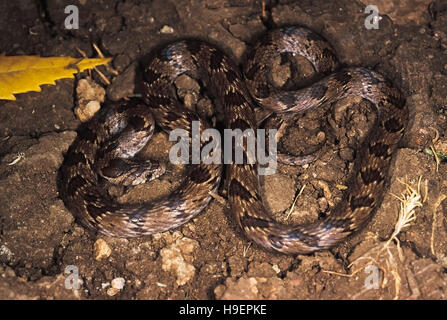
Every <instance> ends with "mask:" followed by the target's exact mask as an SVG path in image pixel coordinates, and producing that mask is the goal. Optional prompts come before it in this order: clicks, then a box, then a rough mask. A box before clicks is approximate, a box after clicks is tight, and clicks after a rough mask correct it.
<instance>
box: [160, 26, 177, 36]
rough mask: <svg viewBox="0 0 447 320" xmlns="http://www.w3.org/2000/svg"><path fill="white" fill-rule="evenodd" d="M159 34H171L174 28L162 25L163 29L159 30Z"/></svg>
mask: <svg viewBox="0 0 447 320" xmlns="http://www.w3.org/2000/svg"><path fill="white" fill-rule="evenodd" d="M160 33H162V34H171V33H174V28H172V27H170V26H168V25H164V26H163V28H161V29H160Z"/></svg>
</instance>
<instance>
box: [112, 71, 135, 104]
mask: <svg viewBox="0 0 447 320" xmlns="http://www.w3.org/2000/svg"><path fill="white" fill-rule="evenodd" d="M136 65H137V64H136V63H132V64H131V65H129V67H127V68H126V70H124V71H123V72H122V73H120V74H119V75H118V76H117V77H116V78H115V79H114V80H113V82H112V84H111V85H110V86H108V88H107V97H108V98H109V99H110V100H112V101H118V100H120V99H122V98H124V97H127V96H130V95H132V94H133V91H134V89H135V68H136Z"/></svg>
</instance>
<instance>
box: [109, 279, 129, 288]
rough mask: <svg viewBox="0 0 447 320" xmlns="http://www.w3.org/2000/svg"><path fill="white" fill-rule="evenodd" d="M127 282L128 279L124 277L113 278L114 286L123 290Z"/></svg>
mask: <svg viewBox="0 0 447 320" xmlns="http://www.w3.org/2000/svg"><path fill="white" fill-rule="evenodd" d="M125 283H126V280H124V278H115V279H113V280H112V288H115V289H118V290H122V289H123V288H124V284H125Z"/></svg>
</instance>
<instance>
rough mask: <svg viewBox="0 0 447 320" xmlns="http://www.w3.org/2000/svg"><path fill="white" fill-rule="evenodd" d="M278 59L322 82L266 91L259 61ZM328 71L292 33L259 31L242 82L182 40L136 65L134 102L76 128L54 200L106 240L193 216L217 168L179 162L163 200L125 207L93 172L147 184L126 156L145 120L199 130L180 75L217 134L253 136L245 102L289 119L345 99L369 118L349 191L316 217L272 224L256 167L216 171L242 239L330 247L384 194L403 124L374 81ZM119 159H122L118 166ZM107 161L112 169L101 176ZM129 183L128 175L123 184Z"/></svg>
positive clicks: (325, 60)
mask: <svg viewBox="0 0 447 320" xmlns="http://www.w3.org/2000/svg"><path fill="white" fill-rule="evenodd" d="M281 53H291V54H293V55H295V54H296V55H302V56H304V57H305V58H307V59H308V60H309V61H310V62H311V63H312V65H313V66H314V68H315V70H316V71H317V72H318V73H321V74H323V75H326V76H325V77H323V78H322V79H321V80H319V81H317V82H316V83H314V84H313V85H311V86H309V87H306V88H302V89H300V90H297V91H285V92H283V91H280V90H278V89H276V88H274V87H273V86H272V85H270V83H269V81H268V73H269V71H270V69H269V64H270V63H271V61H272V59H273V58H274V57H275V56H277V55H279V54H281ZM337 69H338V62H337V59H336V55H335V51H334V50H333V49H332V47H331V46H330V45H329V44H328V43H327V42H326V41H325V40H324V39H323V38H321V37H320V36H318V35H317V34H315V33H314V32H312V31H310V30H308V29H306V28H301V27H288V28H283V29H277V30H274V31H272V32H269V33H268V34H267V35H266V37H265V38H264V39H263V40H262V41H260V42H259V43H258V44H257V45H255V46H254V47H253V48H252V50H251V51H250V52H249V53H248V55H247V63H246V64H245V66H244V74H245V79H244V78H243V77H242V76H241V73H240V71H239V69H238V68H237V66H236V65H235V64H234V63H233V62H232V61H231V60H230V59H229V58H228V56H227V55H225V54H224V53H223V52H222V51H221V50H219V49H218V48H217V47H215V46H213V45H211V44H208V43H206V42H203V41H198V40H185V41H179V42H176V43H173V44H171V45H168V46H167V47H165V48H164V49H163V50H161V51H160V52H159V53H158V54H157V55H156V56H155V57H154V58H153V59H152V60H151V61H150V62H149V63H147V65H146V66H145V67H144V70H143V73H144V87H145V89H144V99H143V100H144V102H140V101H135V100H132V101H131V102H128V103H123V104H121V105H119V104H118V105H116V106H112V107H111V108H110V110H109V111H101V112H100V114H98V115H96V116H95V117H94V118H93V119H92V120H91V121H89V122H88V123H86V124H85V125H83V126H82V127H81V128H80V130H79V135H78V137H77V138H76V140H75V141H74V143H73V144H72V145H71V146H70V148H69V150H68V152H67V155H66V160H65V162H64V164H63V166H62V168H61V176H62V183H61V186H62V187H61V195H62V197H63V199H64V201H65V203H66V205H67V206H68V208H69V209H70V210H71V211H72V212H73V213H74V214H75V216H76V217H77V219H78V220H79V221H80V222H81V223H82V224H83V225H84V226H86V227H89V228H91V229H96V230H98V231H99V232H101V233H103V234H107V235H111V236H119V237H135V236H142V235H149V234H153V233H156V232H162V231H165V230H169V229H172V228H175V227H178V226H180V225H182V224H184V223H185V222H187V221H188V220H190V219H191V218H193V217H195V216H196V215H197V214H199V213H200V212H201V211H202V210H203V209H204V208H205V207H206V206H207V205H208V203H209V202H210V200H211V196H210V191H212V192H216V191H217V188H218V187H219V184H220V180H221V174H222V166H221V165H206V164H199V165H189V166H188V167H189V168H188V170H189V173H188V177H187V178H185V180H184V182H183V183H182V184H181V185H180V186H179V187H178V188H177V189H176V190H174V191H173V192H172V193H171V194H169V195H167V196H166V197H164V198H162V199H160V200H159V201H156V202H152V203H143V204H132V205H129V204H120V203H118V202H117V201H116V200H114V199H113V198H111V197H110V196H109V195H108V194H107V193H106V192H104V191H103V190H102V189H101V185H100V178H99V175H98V172H101V175H103V176H104V175H106V176H114V175H115V176H119V173H120V172H121V171H123V172H127V168H128V167H129V166H130V167H132V165H133V167H132V170H130V171H131V173H132V174H129V176H128V177H127V178H126V179H125V181H126V183H127V184H128V185H131V184H137V183H142V182H144V181H146V180H147V178H148V177H147V172H148V171H146V170H145V169H142V167H143V166H141V164H138V163H133V162H132V160H131V159H132V157H133V155H134V154H135V153H136V152H138V150H139V149H141V148H142V147H143V146H144V145H145V144H146V142H147V140H148V139H149V138H150V136H151V134H152V131H153V122H152V121H151V120H152V116H153V117H154V119H155V121H156V122H157V124H158V125H159V126H160V127H161V128H162V129H163V130H165V131H170V130H172V129H175V128H183V129H186V130H188V131H189V130H190V129H191V121H192V120H199V119H200V121H201V127H202V129H205V128H208V127H209V125H208V124H207V122H206V121H205V120H204V119H201V118H200V116H199V115H197V114H196V113H194V112H192V111H190V110H189V109H187V108H185V107H184V106H182V105H181V104H180V103H179V101H178V100H177V98H176V95H175V93H173V92H174V90H173V81H174V79H175V78H176V77H177V76H179V75H181V74H183V73H189V74H192V75H193V76H194V77H197V78H199V79H200V80H202V81H203V83H204V85H205V86H206V87H207V89H208V90H209V91H210V92H211V94H212V96H214V97H215V98H216V100H217V102H218V104H219V105H221V106H223V109H224V110H223V112H224V115H225V127H226V128H232V129H235V128H240V129H242V130H244V129H245V128H252V129H256V122H255V118H254V111H253V103H252V99H253V100H255V101H256V103H258V104H259V105H261V106H263V107H264V108H267V109H269V110H272V111H274V112H278V113H286V112H289V113H290V112H302V111H304V110H308V109H310V108H317V107H319V106H321V105H323V104H325V103H332V102H335V101H337V100H339V99H342V98H344V97H347V96H360V97H362V98H364V99H366V100H368V101H370V102H371V103H372V104H373V105H374V106H375V107H376V109H377V114H378V115H377V120H376V123H375V126H374V128H373V130H371V133H370V134H369V136H368V137H367V138H366V139H365V141H364V143H363V144H362V146H361V147H360V148H359V150H358V152H357V158H356V163H355V175H354V176H353V178H352V182H351V184H350V185H351V188H350V189H349V191H348V192H347V194H346V196H345V197H344V198H343V200H342V201H341V202H340V203H339V204H338V205H337V206H336V207H335V208H334V210H333V211H332V212H331V213H330V215H329V216H328V217H327V218H326V219H324V220H321V221H316V222H314V223H312V224H309V225H299V226H290V225H283V224H280V223H278V222H276V221H274V220H273V219H272V218H271V217H270V216H269V215H268V213H267V210H266V208H265V207H264V204H263V202H262V197H261V194H260V190H259V181H258V176H257V170H256V165H250V164H240V165H238V164H231V165H226V179H227V185H228V198H229V201H230V204H231V209H232V211H233V213H234V216H235V218H236V221H237V223H238V224H239V226H240V227H241V228H242V230H243V231H244V232H245V234H246V235H247V237H248V238H249V239H250V240H252V241H254V242H255V243H257V244H259V245H261V246H263V247H265V248H267V249H273V250H276V251H279V252H284V253H292V254H293V253H304V254H305V253H311V252H314V251H317V250H323V249H327V248H330V247H331V246H334V245H335V244H337V243H338V242H340V241H342V240H343V239H345V238H346V237H348V236H349V235H351V234H352V233H353V232H355V231H357V230H359V229H360V228H361V227H362V226H363V225H364V224H365V223H366V222H367V221H368V220H369V219H370V218H371V215H372V212H373V210H374V208H375V207H376V206H377V204H378V202H379V201H380V199H381V196H382V194H383V192H384V188H385V181H386V178H387V175H388V169H389V166H390V161H391V155H392V154H393V153H394V151H395V150H396V148H397V145H398V143H399V141H400V139H401V137H402V135H403V131H404V129H405V127H406V123H407V117H408V111H407V109H406V106H405V99H404V97H403V96H402V94H401V93H400V91H399V90H398V89H397V88H396V87H394V86H393V85H392V84H391V83H390V82H389V81H387V80H385V79H384V78H383V77H382V76H381V75H380V74H378V73H376V72H375V71H372V70H369V69H367V68H345V69H342V70H339V71H335V70H337ZM122 136H124V137H125V138H124V139H123V138H122ZM110 137H112V138H110ZM123 141H124V142H123ZM117 149H119V151H120V152H117V151H116V150H117ZM110 154H112V156H110ZM120 154H121V155H124V156H123V157H124V158H126V159H125V160H121V159H120ZM111 158H113V160H112V159H111ZM110 162H117V165H115V166H110V168H109V169H108V170H104V168H105V167H107V165H108V163H110ZM124 168H126V169H124ZM104 171H105V172H104ZM162 171H163V168H162V167H161V166H159V165H158V164H156V163H155V164H153V168H152V170H150V172H151V173H152V174H153V175H154V177H156V176H158V175H159V174H160V173H161V172H162ZM110 172H111V173H110ZM131 177H137V178H136V179H135V181H132V178H131Z"/></svg>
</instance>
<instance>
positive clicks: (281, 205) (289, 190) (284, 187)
mask: <svg viewBox="0 0 447 320" xmlns="http://www.w3.org/2000/svg"><path fill="white" fill-rule="evenodd" d="M295 191H296V190H295V182H294V181H293V180H292V179H291V178H289V177H287V176H284V175H280V174H274V175H267V176H265V180H264V192H265V203H266V205H267V207H268V208H269V209H270V210H271V211H272V212H274V213H276V212H282V211H284V210H287V209H288V208H289V207H290V206H291V205H292V202H293V200H294V198H295Z"/></svg>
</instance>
